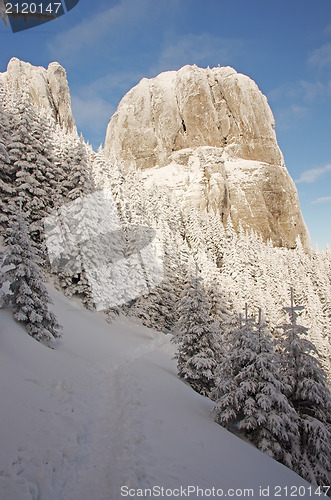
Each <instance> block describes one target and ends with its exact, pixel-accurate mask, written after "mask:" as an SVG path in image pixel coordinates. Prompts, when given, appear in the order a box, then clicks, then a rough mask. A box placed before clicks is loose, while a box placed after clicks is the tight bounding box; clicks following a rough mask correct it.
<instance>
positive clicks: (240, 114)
mask: <svg viewBox="0 0 331 500" xmlns="http://www.w3.org/2000/svg"><path fill="white" fill-rule="evenodd" d="M274 127H275V122H274V117H273V115H272V112H271V110H270V107H269V105H268V102H267V99H266V97H265V96H264V95H263V94H262V93H261V92H260V90H259V89H258V87H257V85H256V84H255V82H253V81H252V80H251V79H250V78H248V77H247V76H244V75H241V74H238V73H237V72H236V71H235V70H234V69H232V68H229V67H226V68H213V69H210V68H207V69H202V68H198V67H196V66H184V67H183V68H182V69H180V70H179V71H177V72H176V71H169V72H165V73H161V74H160V75H159V76H157V77H156V78H153V79H146V78H144V79H143V80H142V81H141V82H140V83H139V84H138V85H137V86H136V87H134V88H133V89H132V90H130V91H129V92H128V93H127V94H126V96H124V98H123V99H122V101H121V102H120V104H119V106H118V109H117V111H116V112H115V114H114V115H113V116H112V118H111V120H110V123H109V125H108V128H107V134H106V140H105V152H106V154H107V155H108V156H113V157H116V158H117V159H119V160H121V161H122V162H123V163H124V164H125V165H130V164H132V163H134V164H135V165H136V166H137V167H138V168H140V169H141V170H143V174H144V176H145V178H146V182H147V183H151V182H153V183H156V184H166V185H168V186H170V187H171V188H172V189H173V190H174V191H175V193H176V195H177V196H178V199H179V200H180V202H181V203H184V204H187V203H189V204H191V203H193V204H194V205H195V206H197V207H199V208H201V209H207V210H209V209H213V210H217V211H219V213H220V214H221V216H222V218H223V220H224V223H226V222H227V220H228V218H229V216H231V219H232V222H233V225H234V227H235V228H236V229H239V225H241V226H242V227H243V228H244V229H248V228H252V229H254V230H256V231H257V232H258V233H260V234H261V235H262V237H263V238H264V239H265V240H267V239H269V238H271V239H272V240H273V242H274V244H276V245H281V246H288V247H293V246H294V245H295V240H296V238H297V236H300V237H301V240H302V242H303V244H304V245H305V246H309V245H310V238H309V234H308V230H307V228H306V225H305V223H304V220H303V217H302V214H301V210H300V206H299V201H298V194H297V190H296V187H295V185H294V182H293V180H292V179H291V177H290V175H289V173H288V171H287V169H286V167H285V165H284V159H283V155H282V153H281V151H280V149H279V147H278V144H277V139H276V133H275V129H274Z"/></svg>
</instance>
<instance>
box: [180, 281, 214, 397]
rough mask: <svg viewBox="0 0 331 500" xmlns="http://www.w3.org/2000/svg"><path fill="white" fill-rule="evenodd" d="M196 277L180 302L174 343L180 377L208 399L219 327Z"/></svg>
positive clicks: (212, 377)
mask: <svg viewBox="0 0 331 500" xmlns="http://www.w3.org/2000/svg"><path fill="white" fill-rule="evenodd" d="M200 281H201V279H200V278H199V277H198V276H197V274H196V276H195V277H194V278H192V280H191V281H189V282H188V283H187V285H186V287H185V289H184V292H183V296H182V298H181V300H180V302H179V306H178V314H179V319H178V321H177V324H176V327H175V334H174V337H173V339H172V342H173V343H174V344H178V345H179V347H178V350H177V353H176V354H175V356H174V357H175V359H177V368H178V374H179V376H180V377H181V378H182V379H184V380H185V381H186V382H188V383H189V384H190V385H191V387H192V388H193V389H194V390H195V391H197V392H199V393H200V394H203V395H205V396H208V395H209V393H210V391H211V389H212V388H213V386H214V373H215V369H216V365H217V361H216V353H215V333H216V327H215V324H214V323H213V322H212V320H211V317H210V315H209V310H210V305H209V303H208V300H207V298H206V295H205V293H204V291H203V289H202V287H201V284H200Z"/></svg>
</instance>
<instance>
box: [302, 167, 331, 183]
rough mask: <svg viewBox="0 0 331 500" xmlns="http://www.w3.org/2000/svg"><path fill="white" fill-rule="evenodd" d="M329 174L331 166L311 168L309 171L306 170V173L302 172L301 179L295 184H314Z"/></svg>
mask: <svg viewBox="0 0 331 500" xmlns="http://www.w3.org/2000/svg"><path fill="white" fill-rule="evenodd" d="M328 172H331V164H328V165H325V166H324V167H317V168H311V169H309V170H305V171H304V172H302V174H301V176H300V178H299V179H297V180H296V181H295V182H296V183H297V184H299V183H302V182H306V183H308V184H312V183H313V182H315V181H317V180H318V179H320V178H321V177H323V175H325V174H327V173H328Z"/></svg>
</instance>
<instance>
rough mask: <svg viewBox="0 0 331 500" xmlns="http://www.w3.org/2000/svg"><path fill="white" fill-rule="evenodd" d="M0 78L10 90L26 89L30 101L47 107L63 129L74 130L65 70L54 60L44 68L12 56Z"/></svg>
mask: <svg viewBox="0 0 331 500" xmlns="http://www.w3.org/2000/svg"><path fill="white" fill-rule="evenodd" d="M0 78H1V79H2V80H3V81H4V82H5V83H6V84H7V86H8V89H9V90H12V91H15V90H19V89H24V88H25V89H28V91H29V96H30V101H31V103H33V104H37V105H38V106H39V107H40V108H42V107H43V108H45V109H47V110H48V111H50V112H51V114H52V116H53V117H54V119H55V120H58V121H59V123H60V124H61V125H63V126H64V127H65V128H66V130H68V131H73V130H76V126H75V120H74V118H73V116H72V111H71V99H70V92H69V86H68V82H67V77H66V72H65V70H64V68H62V66H61V65H60V64H58V63H56V62H53V63H51V64H50V65H49V66H48V68H47V69H45V68H43V67H36V66H32V65H31V64H30V63H27V62H23V61H20V60H19V59H17V58H15V57H14V58H12V59H11V60H10V61H9V63H8V67H7V71H6V72H5V73H0Z"/></svg>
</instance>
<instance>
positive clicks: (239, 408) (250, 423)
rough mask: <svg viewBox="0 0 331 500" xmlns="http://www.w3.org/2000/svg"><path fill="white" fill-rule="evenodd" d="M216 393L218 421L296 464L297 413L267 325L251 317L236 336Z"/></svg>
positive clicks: (262, 448)
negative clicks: (284, 380) (291, 401)
mask: <svg viewBox="0 0 331 500" xmlns="http://www.w3.org/2000/svg"><path fill="white" fill-rule="evenodd" d="M223 363H224V364H221V365H220V367H219V370H218V374H217V377H216V387H215V389H214V390H213V392H212V397H213V399H215V400H216V405H215V407H214V409H213V411H212V413H213V415H214V418H215V420H216V422H218V423H219V424H221V425H223V426H225V427H227V428H228V429H230V430H234V431H236V430H237V431H239V432H242V433H244V435H245V437H246V438H248V439H249V440H250V441H251V442H252V443H253V444H254V445H255V446H256V447H257V448H259V449H260V450H261V451H263V452H264V453H267V454H268V455H269V456H271V457H272V458H274V459H275V460H277V461H279V462H282V463H284V464H285V465H287V466H291V465H292V453H293V446H294V445H295V443H296V441H297V439H298V430H297V423H296V418H295V416H296V415H295V411H294V410H293V409H292V408H291V406H290V404H289V402H288V401H287V398H286V396H285V387H284V384H283V383H282V381H281V380H280V376H279V374H280V360H279V359H278V356H277V354H276V352H275V350H274V346H273V342H272V338H271V335H270V333H269V332H268V330H267V328H266V325H265V324H264V323H263V322H262V316H261V309H260V311H259V321H258V323H255V322H254V320H252V319H250V318H248V314H247V304H246V314H245V320H244V322H243V323H242V322H241V325H240V327H239V328H238V329H237V330H235V331H234V332H233V333H232V340H231V342H230V348H229V350H228V359H225V360H224V361H223Z"/></svg>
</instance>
